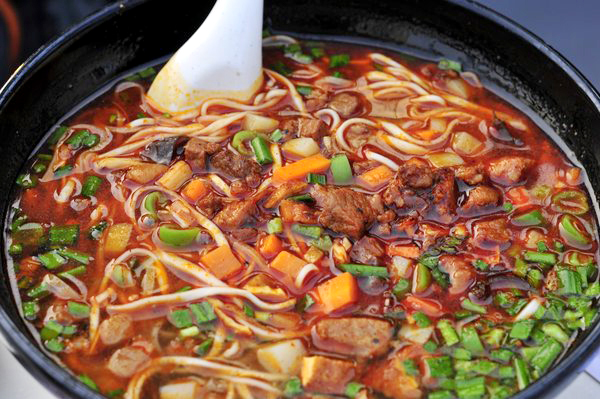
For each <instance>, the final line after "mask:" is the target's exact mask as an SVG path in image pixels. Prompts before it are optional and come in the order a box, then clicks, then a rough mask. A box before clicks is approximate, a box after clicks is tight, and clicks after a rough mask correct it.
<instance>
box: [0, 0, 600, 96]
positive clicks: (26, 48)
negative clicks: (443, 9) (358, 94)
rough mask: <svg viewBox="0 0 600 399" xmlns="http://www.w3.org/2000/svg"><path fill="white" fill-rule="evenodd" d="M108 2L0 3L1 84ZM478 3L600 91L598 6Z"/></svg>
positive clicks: (552, 0) (591, 0) (518, 0)
mask: <svg viewBox="0 0 600 399" xmlns="http://www.w3.org/2000/svg"><path fill="white" fill-rule="evenodd" d="M196 1H198V0H196ZM365 1H370V0H365ZM400 1H401V0H400ZM112 2H114V0H113V1H109V0H0V82H4V81H5V80H6V78H7V77H8V76H9V74H10V73H11V72H12V71H13V70H14V68H16V67H17V66H18V65H19V64H20V63H21V62H22V61H24V60H25V59H26V58H27V57H28V56H29V55H31V54H32V53H33V52H34V51H35V50H36V49H37V48H38V47H40V46H41V45H42V44H44V43H45V42H47V41H48V40H50V39H51V38H53V37H54V36H56V35H58V34H60V33H61V32H62V31H63V30H65V29H66V28H67V27H68V26H69V25H71V24H73V23H75V22H78V21H80V20H81V19H82V18H84V17H85V16H86V15H88V14H90V13H92V12H94V11H95V10H97V9H99V8H100V7H102V6H104V5H106V4H109V3H112ZM479 2H480V3H482V4H485V5H486V6H488V7H490V8H493V9H495V10H497V11H499V12H500V13H502V14H504V15H506V16H508V17H510V18H512V19H514V20H515V21H517V22H518V23H520V24H521V25H523V26H525V27H526V28H527V29H529V30H531V31H532V32H534V33H536V34H537V35H538V36H540V37H541V38H542V39H544V40H545V41H546V42H547V43H549V44H550V45H551V46H552V47H554V48H555V49H557V50H558V51H559V52H560V53H562V54H563V55H564V56H565V57H566V58H567V59H568V60H570V61H571V62H572V63H573V64H575V66H576V67H577V68H579V70H580V71H581V72H583V74H584V75H585V76H586V77H587V78H588V79H589V80H590V81H591V82H592V83H593V84H594V85H595V86H596V87H597V88H600V51H598V50H599V47H600V46H599V45H598V33H599V32H600V28H599V27H598V23H597V17H598V15H599V12H600V1H598V0H575V1H565V0H479Z"/></svg>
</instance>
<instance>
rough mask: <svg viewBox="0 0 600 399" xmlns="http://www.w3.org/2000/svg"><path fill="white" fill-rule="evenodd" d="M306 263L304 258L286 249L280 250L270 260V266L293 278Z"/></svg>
mask: <svg viewBox="0 0 600 399" xmlns="http://www.w3.org/2000/svg"><path fill="white" fill-rule="evenodd" d="M306 263H307V262H306V261H305V260H304V259H300V258H299V257H297V256H295V255H292V254H291V253H289V252H288V251H281V252H279V254H277V256H276V257H275V259H273V261H271V267H272V268H273V269H275V270H277V271H279V272H281V273H283V274H285V275H286V276H289V277H291V278H292V280H294V279H295V278H296V276H297V275H298V273H300V270H301V269H302V268H303V267H304V265H306Z"/></svg>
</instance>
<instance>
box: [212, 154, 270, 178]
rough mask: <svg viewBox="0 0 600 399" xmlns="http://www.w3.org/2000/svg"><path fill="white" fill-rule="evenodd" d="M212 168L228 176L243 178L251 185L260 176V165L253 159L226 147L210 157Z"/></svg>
mask: <svg viewBox="0 0 600 399" xmlns="http://www.w3.org/2000/svg"><path fill="white" fill-rule="evenodd" d="M210 163H211V165H212V166H213V168H215V169H217V170H219V171H220V172H222V173H225V174H226V175H228V176H230V177H235V178H240V179H244V180H245V181H246V183H248V185H250V186H251V187H256V186H258V184H259V183H260V181H261V179H262V177H261V175H260V173H261V171H262V170H261V167H260V165H259V164H258V163H257V162H256V161H255V160H253V159H250V158H246V157H244V156H242V155H239V154H236V153H234V152H232V151H229V150H227V149H222V150H221V151H219V152H217V153H216V154H215V155H213V156H212V157H211V159H210Z"/></svg>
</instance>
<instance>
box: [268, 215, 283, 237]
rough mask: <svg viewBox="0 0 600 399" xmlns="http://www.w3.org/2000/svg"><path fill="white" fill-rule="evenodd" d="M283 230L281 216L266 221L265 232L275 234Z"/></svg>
mask: <svg viewBox="0 0 600 399" xmlns="http://www.w3.org/2000/svg"><path fill="white" fill-rule="evenodd" d="M282 231H283V221H282V220H281V218H273V219H271V220H269V221H268V222H267V232H268V233H269V234H277V233H281V232H282Z"/></svg>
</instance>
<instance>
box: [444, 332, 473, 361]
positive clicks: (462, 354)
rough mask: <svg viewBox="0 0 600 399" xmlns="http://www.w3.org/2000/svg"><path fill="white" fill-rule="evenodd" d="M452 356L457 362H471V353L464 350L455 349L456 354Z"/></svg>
mask: <svg viewBox="0 0 600 399" xmlns="http://www.w3.org/2000/svg"><path fill="white" fill-rule="evenodd" d="M444 338H445V337H444ZM452 356H453V357H454V358H455V359H457V360H471V357H472V356H471V352H469V351H468V350H466V349H464V348H456V349H454V353H453V354H452Z"/></svg>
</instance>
